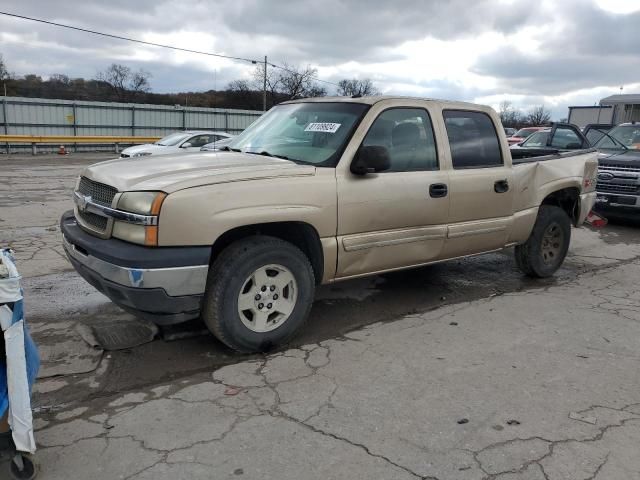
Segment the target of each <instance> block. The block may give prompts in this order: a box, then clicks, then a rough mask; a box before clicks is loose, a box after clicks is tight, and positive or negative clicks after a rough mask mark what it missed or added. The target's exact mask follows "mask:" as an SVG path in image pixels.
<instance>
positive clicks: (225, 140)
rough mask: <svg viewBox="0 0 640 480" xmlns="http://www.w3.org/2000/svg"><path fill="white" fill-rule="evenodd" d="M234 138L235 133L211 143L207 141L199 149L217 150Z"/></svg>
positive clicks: (203, 150)
mask: <svg viewBox="0 0 640 480" xmlns="http://www.w3.org/2000/svg"><path fill="white" fill-rule="evenodd" d="M234 138H236V136H235V135H230V136H228V137H226V138H222V139H220V140H216V141H215V142H213V143H207V144H206V145H205V146H204V147H202V148H201V149H200V151H201V152H217V151H218V150H220V149H221V148H222V147H226V146H228V145H229V144H230V143H231V142H232V141H233V139H234Z"/></svg>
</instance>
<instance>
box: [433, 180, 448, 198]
mask: <svg viewBox="0 0 640 480" xmlns="http://www.w3.org/2000/svg"><path fill="white" fill-rule="evenodd" d="M448 191H449V190H448V188H447V186H446V185H445V184H444V183H432V184H431V185H429V196H430V197H431V198H442V197H446V196H447V192H448Z"/></svg>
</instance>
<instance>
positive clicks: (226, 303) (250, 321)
mask: <svg viewBox="0 0 640 480" xmlns="http://www.w3.org/2000/svg"><path fill="white" fill-rule="evenodd" d="M314 291H315V277H314V274H313V268H312V267H311V263H310V262H309V259H308V258H307V257H306V256H305V254H304V253H302V251H300V249H298V248H297V247H296V246H295V245H292V244H291V243H289V242H285V241H284V240H281V239H279V238H274V237H267V236H255V237H250V238H246V239H243V240H239V241H238V242H236V243H234V244H232V245H231V246H229V247H227V248H226V249H225V250H224V251H223V252H221V253H220V255H219V257H218V258H217V259H216V261H215V262H214V263H213V265H212V266H211V269H210V272H209V278H208V280H207V290H206V292H205V298H204V303H203V309H202V318H203V320H204V321H205V323H206V324H207V326H208V327H209V329H210V330H211V332H212V333H213V334H214V335H215V336H216V337H217V338H218V339H219V340H220V341H221V342H223V343H224V344H226V345H227V346H229V347H230V348H232V349H234V350H237V351H239V352H243V353H252V352H262V351H266V350H269V349H271V348H273V347H275V346H277V345H281V344H283V343H285V342H286V341H287V340H289V339H290V338H291V337H292V336H293V335H294V334H295V333H296V331H298V329H300V327H302V325H304V323H305V322H306V320H307V317H308V315H309V310H310V309H311V304H312V302H313V295H314Z"/></svg>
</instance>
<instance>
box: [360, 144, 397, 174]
mask: <svg viewBox="0 0 640 480" xmlns="http://www.w3.org/2000/svg"><path fill="white" fill-rule="evenodd" d="M389 168H391V157H390V156H389V150H387V147H383V146H381V145H367V146H364V145H363V146H362V147H360V148H359V149H358V151H357V152H356V155H355V157H354V158H353V162H351V173H353V174H355V175H366V174H367V173H376V172H383V171H385V170H389Z"/></svg>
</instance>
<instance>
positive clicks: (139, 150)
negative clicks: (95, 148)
mask: <svg viewBox="0 0 640 480" xmlns="http://www.w3.org/2000/svg"><path fill="white" fill-rule="evenodd" d="M232 136H233V135H229V134H228V133H226V132H208V131H205V130H196V131H186V132H176V133H172V134H170V135H167V136H166V137H164V138H161V139H160V140H158V141H157V142H156V143H147V144H144V145H134V146H133V147H129V148H125V149H124V150H122V153H120V157H122V158H129V157H146V156H149V155H171V154H176V153H185V152H198V151H200V149H201V148H202V147H203V146H204V145H207V144H209V143H212V142H215V141H218V140H222V139H226V138H229V137H232Z"/></svg>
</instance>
